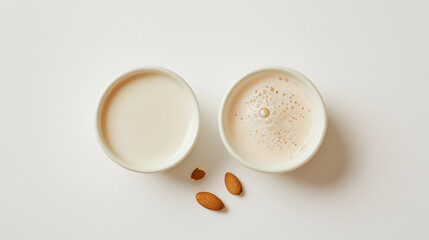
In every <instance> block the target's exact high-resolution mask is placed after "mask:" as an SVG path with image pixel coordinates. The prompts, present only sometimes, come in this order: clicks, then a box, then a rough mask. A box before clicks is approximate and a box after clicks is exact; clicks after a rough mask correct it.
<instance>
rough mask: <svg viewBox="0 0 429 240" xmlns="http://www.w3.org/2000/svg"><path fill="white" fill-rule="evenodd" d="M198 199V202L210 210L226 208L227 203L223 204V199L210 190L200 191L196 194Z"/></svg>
mask: <svg viewBox="0 0 429 240" xmlns="http://www.w3.org/2000/svg"><path fill="white" fill-rule="evenodd" d="M195 198H196V199H197V202H198V203H199V204H200V205H201V206H203V207H205V208H207V209H210V210H215V211H219V210H222V209H224V208H225V205H223V202H222V200H220V199H219V198H218V197H216V195H214V194H213V193H209V192H199V193H197V195H196V196H195Z"/></svg>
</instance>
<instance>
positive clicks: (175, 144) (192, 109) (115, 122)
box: [96, 67, 199, 173]
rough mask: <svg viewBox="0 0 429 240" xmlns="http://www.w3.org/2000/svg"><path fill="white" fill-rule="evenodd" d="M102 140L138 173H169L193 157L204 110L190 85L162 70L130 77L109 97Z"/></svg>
mask: <svg viewBox="0 0 429 240" xmlns="http://www.w3.org/2000/svg"><path fill="white" fill-rule="evenodd" d="M96 126H97V137H98V140H99V142H100V145H101V147H102V149H103V150H104V152H105V153H106V154H107V156H109V158H111V159H112V160H113V161H114V162H116V163H117V164H119V165H121V166H122V167H124V168H127V169H129V170H133V171H136V172H145V173H151V172H159V171H163V170H166V169H169V168H171V167H173V166H175V165H176V164H178V163H179V162H180V161H182V160H183V159H184V158H185V156H186V155H187V154H188V153H189V152H190V151H191V149H192V147H193V145H194V143H195V140H196V138H197V135H198V129H199V107H198V102H197V99H196V97H195V95H194V93H193V91H192V89H191V88H190V87H189V85H188V84H187V83H186V82H185V81H184V80H183V79H182V78H181V77H179V76H178V75H177V74H175V73H173V72H172V71H170V70H167V69H164V68H160V67H147V68H141V69H137V70H134V71H131V72H128V73H126V74H124V75H122V76H120V77H119V78H118V79H116V80H115V81H114V82H113V83H112V84H111V85H110V86H109V87H108V88H107V90H106V91H105V92H104V94H103V96H102V98H101V100H100V103H99V107H98V111H97V117H96Z"/></svg>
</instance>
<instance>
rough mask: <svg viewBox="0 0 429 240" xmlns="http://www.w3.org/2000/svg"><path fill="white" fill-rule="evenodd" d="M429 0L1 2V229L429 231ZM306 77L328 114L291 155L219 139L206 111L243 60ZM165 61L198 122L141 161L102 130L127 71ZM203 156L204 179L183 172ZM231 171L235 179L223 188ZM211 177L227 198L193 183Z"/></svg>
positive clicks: (64, 233)
mask: <svg viewBox="0 0 429 240" xmlns="http://www.w3.org/2000/svg"><path fill="white" fill-rule="evenodd" d="M428 11H429V4H428V2H427V1H362V0H361V1H302V0H301V1H294V2H292V1H211V2H204V1H168V2H167V1H151V2H149V1H141V0H140V1H68V2H62V1H4V0H1V1H0V109H1V113H0V114H1V115H0V116H1V117H0V239H198V237H199V236H203V237H204V239H268V238H269V237H270V238H272V239H281V238H285V239H428V238H429V227H428V220H427V215H428V214H429V207H428V203H429V194H428V185H429V175H428V171H429V170H428V167H429V161H428V160H429V154H428V143H429V141H428V134H429V126H428V123H429V110H428V109H429V108H428V103H429V94H428V88H429V81H428V80H429V79H428V76H429V57H428V56H429V44H428V43H429V15H428V14H427V12H428ZM272 64H275V65H284V66H289V67H292V68H295V69H297V70H298V71H300V72H302V73H304V74H305V75H306V76H307V77H309V78H310V79H311V80H312V81H313V82H314V83H315V84H316V86H317V87H318V88H319V90H320V92H321V93H322V95H323V97H324V99H325V102H326V105H327V109H328V115H329V126H328V132H327V136H326V139H325V142H324V144H323V146H322V148H321V150H320V151H319V153H318V154H317V155H316V157H315V158H314V159H312V160H311V161H310V162H309V163H308V164H306V165H305V166H303V167H302V168H300V169H298V170H296V171H294V172H291V173H287V174H281V175H269V174H263V173H258V172H255V171H252V170H250V169H247V168H246V167H244V166H242V165H240V164H239V163H238V162H236V161H235V160H233V159H232V157H231V156H230V155H229V154H228V153H227V152H226V149H225V148H224V146H223V144H222V142H221V140H220V137H219V134H218V130H217V112H218V107H219V104H220V102H221V99H222V97H223V95H224V94H225V92H226V90H227V88H228V87H229V86H230V85H231V84H232V83H233V82H234V81H236V80H237V79H238V78H240V77H242V76H243V75H245V74H247V73H248V72H250V71H252V70H254V69H256V68H260V67H263V66H266V65H272ZM145 65H159V66H163V67H167V68H169V69H171V70H173V71H175V72H176V73H178V74H179V75H181V76H182V77H183V78H184V79H185V80H186V81H188V83H189V84H190V86H191V87H192V88H193V89H194V91H195V93H196V95H197V97H198V99H199V102H200V107H201V114H202V115H201V120H202V124H201V132H200V133H201V134H200V137H199V139H198V142H197V144H196V147H195V149H194V151H193V152H192V153H191V154H190V156H189V158H188V159H186V160H185V161H184V162H183V163H182V164H180V165H179V166H177V167H176V168H174V169H172V170H170V171H168V172H165V173H160V174H152V175H146V174H138V173H134V172H131V171H128V170H125V169H123V168H121V167H119V166H118V165H116V164H115V163H114V162H113V161H111V160H110V159H108V158H107V157H106V156H105V155H104V153H103V152H102V150H101V148H100V147H99V146H98V143H97V141H96V138H95V131H94V118H95V110H96V107H97V102H98V100H99V98H100V96H101V94H102V92H103V91H104V89H105V88H106V87H107V86H108V84H109V83H110V82H111V81H112V80H113V79H115V78H116V77H117V76H119V75H121V74H122V73H124V72H126V71H128V70H130V69H133V68H136V67H140V66H145ZM196 166H202V167H204V168H206V169H207V175H206V178H205V179H204V180H203V181H201V182H198V183H194V182H191V181H190V179H189V175H190V173H191V171H192V170H193V169H194V167H196ZM226 171H232V172H234V173H235V174H236V175H237V176H238V177H239V178H240V179H241V181H242V183H243V185H244V191H245V194H244V196H241V197H235V196H232V195H230V194H229V193H228V192H227V191H226V189H225V187H224V183H223V176H224V173H225V172H226ZM199 191H210V192H213V193H215V194H217V195H218V196H219V197H220V198H221V199H222V200H223V201H224V202H225V204H226V206H227V211H226V212H221V213H219V212H212V211H208V210H206V209H204V208H202V207H201V206H199V205H198V204H197V202H196V201H195V194H196V193H197V192H199Z"/></svg>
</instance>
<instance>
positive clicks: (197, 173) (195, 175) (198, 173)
mask: <svg viewBox="0 0 429 240" xmlns="http://www.w3.org/2000/svg"><path fill="white" fill-rule="evenodd" d="M205 175H206V172H205V171H204V169H202V168H195V170H194V171H193V172H192V174H191V179H192V180H194V181H198V180H201V179H202V178H203V177H204V176H205Z"/></svg>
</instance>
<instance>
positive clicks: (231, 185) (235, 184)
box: [225, 172, 243, 195]
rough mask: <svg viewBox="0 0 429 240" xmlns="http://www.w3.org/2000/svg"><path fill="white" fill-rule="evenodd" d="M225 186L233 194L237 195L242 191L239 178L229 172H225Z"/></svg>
mask: <svg viewBox="0 0 429 240" xmlns="http://www.w3.org/2000/svg"><path fill="white" fill-rule="evenodd" d="M225 186H226V189H228V192H230V193H231V194H233V195H239V194H240V193H241V192H242V191H243V187H242V186H241V182H240V180H239V179H238V178H237V177H236V176H235V175H234V174H232V173H230V172H227V173H226V174H225Z"/></svg>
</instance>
